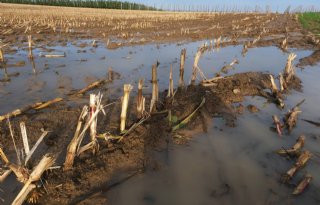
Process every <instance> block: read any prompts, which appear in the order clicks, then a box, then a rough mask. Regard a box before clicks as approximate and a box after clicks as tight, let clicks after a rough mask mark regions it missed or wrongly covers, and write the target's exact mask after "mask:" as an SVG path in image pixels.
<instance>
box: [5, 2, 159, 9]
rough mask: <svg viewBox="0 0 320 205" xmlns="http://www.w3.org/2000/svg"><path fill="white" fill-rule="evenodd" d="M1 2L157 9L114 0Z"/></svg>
mask: <svg viewBox="0 0 320 205" xmlns="http://www.w3.org/2000/svg"><path fill="white" fill-rule="evenodd" d="M0 2H2V3H13V4H34V5H47V6H66V7H84V8H104V9H124V10H157V9H156V8H155V7H152V6H146V5H144V4H138V3H132V2H127V1H125V2H122V1H114V0H0Z"/></svg>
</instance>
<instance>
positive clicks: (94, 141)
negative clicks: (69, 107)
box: [89, 94, 99, 154]
mask: <svg viewBox="0 0 320 205" xmlns="http://www.w3.org/2000/svg"><path fill="white" fill-rule="evenodd" d="M89 106H90V115H89V117H90V120H92V123H91V125H90V139H91V142H92V149H93V150H92V152H93V154H96V153H97V152H98V150H99V145H98V142H97V139H96V136H97V117H95V118H93V114H94V112H95V111H96V110H97V107H96V106H97V96H96V95H95V94H90V103H89ZM91 118H93V119H91Z"/></svg>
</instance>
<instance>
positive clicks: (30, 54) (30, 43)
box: [28, 35, 33, 59]
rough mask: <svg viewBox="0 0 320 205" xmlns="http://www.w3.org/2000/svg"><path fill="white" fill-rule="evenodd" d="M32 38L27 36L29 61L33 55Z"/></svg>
mask: <svg viewBox="0 0 320 205" xmlns="http://www.w3.org/2000/svg"><path fill="white" fill-rule="evenodd" d="M32 43H33V42H32V36H31V35H28V47H29V55H28V57H29V58H30V59H33V53H32Z"/></svg>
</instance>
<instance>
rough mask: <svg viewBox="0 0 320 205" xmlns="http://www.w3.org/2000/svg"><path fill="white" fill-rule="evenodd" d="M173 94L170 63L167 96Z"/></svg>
mask: <svg viewBox="0 0 320 205" xmlns="http://www.w3.org/2000/svg"><path fill="white" fill-rule="evenodd" d="M172 96H173V79H172V65H170V74H169V88H168V95H167V97H168V98H169V97H172Z"/></svg>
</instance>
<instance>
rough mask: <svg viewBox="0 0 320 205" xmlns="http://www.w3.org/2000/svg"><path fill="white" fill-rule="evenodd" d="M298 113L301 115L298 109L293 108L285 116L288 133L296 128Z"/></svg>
mask: <svg viewBox="0 0 320 205" xmlns="http://www.w3.org/2000/svg"><path fill="white" fill-rule="evenodd" d="M299 113H301V111H300V109H299V107H295V108H293V109H292V110H290V111H289V112H288V113H287V114H286V116H285V120H284V121H285V125H286V127H287V129H288V131H289V132H291V130H292V129H293V128H294V127H295V126H296V124H297V120H298V114H299Z"/></svg>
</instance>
